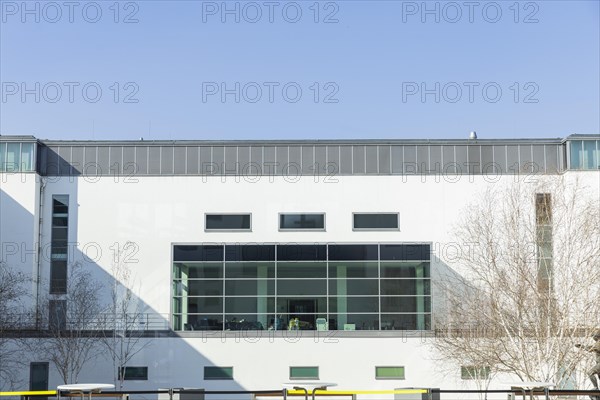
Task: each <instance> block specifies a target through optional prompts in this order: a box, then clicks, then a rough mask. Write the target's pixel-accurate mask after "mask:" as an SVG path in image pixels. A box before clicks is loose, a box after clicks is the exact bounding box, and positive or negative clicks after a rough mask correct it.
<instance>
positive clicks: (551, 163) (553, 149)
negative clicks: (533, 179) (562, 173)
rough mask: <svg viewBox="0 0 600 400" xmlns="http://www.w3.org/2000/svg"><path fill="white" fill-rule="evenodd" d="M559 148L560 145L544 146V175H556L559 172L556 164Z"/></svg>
mask: <svg viewBox="0 0 600 400" xmlns="http://www.w3.org/2000/svg"><path fill="white" fill-rule="evenodd" d="M560 148H561V146H560V145H553V144H547V145H546V146H545V152H546V173H548V174H556V173H557V172H558V171H559V170H560V167H559V163H558V154H559V150H560Z"/></svg>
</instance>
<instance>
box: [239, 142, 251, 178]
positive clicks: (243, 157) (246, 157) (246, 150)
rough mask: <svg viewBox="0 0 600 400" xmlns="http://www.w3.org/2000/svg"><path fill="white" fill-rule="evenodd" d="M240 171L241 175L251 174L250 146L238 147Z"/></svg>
mask: <svg viewBox="0 0 600 400" xmlns="http://www.w3.org/2000/svg"><path fill="white" fill-rule="evenodd" d="M238 171H239V173H240V174H241V175H250V173H251V168H250V147H247V146H241V147H238Z"/></svg>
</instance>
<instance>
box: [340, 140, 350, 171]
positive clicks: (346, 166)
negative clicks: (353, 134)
mask: <svg viewBox="0 0 600 400" xmlns="http://www.w3.org/2000/svg"><path fill="white" fill-rule="evenodd" d="M340 174H343V175H351V174H352V146H341V147H340Z"/></svg>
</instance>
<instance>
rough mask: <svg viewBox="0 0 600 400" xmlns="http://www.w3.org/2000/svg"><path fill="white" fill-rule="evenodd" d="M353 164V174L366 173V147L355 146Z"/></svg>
mask: <svg viewBox="0 0 600 400" xmlns="http://www.w3.org/2000/svg"><path fill="white" fill-rule="evenodd" d="M352 151H353V154H352V163H353V167H352V170H353V173H354V174H358V175H361V174H364V173H365V146H354V148H353V149H352Z"/></svg>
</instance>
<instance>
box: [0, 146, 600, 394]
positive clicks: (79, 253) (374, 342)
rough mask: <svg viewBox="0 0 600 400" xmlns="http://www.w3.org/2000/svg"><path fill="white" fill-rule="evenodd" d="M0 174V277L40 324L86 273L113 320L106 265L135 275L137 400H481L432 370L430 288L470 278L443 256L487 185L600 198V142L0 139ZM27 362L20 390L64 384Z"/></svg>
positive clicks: (109, 371) (102, 366)
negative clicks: (205, 396)
mask: <svg viewBox="0 0 600 400" xmlns="http://www.w3.org/2000/svg"><path fill="white" fill-rule="evenodd" d="M0 165H1V167H0V177H1V196H2V198H1V199H0V220H1V225H0V242H1V244H2V250H1V251H2V253H1V258H0V261H2V263H4V264H5V265H6V266H10V267H11V268H16V269H19V270H21V271H23V272H25V273H27V274H28V275H29V276H31V278H32V282H33V283H32V284H31V296H30V301H29V303H30V304H29V306H30V307H31V308H32V309H36V308H37V313H38V314H40V315H42V314H43V315H44V316H45V317H46V318H48V319H50V320H51V321H50V323H54V324H59V325H60V324H65V326H67V324H68V321H67V319H68V316H67V315H63V314H64V312H63V311H61V310H66V306H65V304H64V302H65V301H66V300H65V295H66V291H67V286H68V284H67V280H68V277H69V271H70V269H72V268H73V267H74V266H75V265H80V266H81V267H82V268H84V269H86V270H88V271H91V272H92V273H93V275H94V277H95V279H96V280H97V281H99V282H101V283H102V284H103V285H104V287H105V288H106V291H105V292H104V293H105V298H104V299H103V301H105V302H106V304H108V303H109V300H110V299H109V297H110V296H109V293H110V288H111V287H114V285H115V283H119V282H115V281H116V280H118V279H117V277H115V275H114V269H115V267H117V266H121V267H123V266H125V267H126V268H127V269H128V270H129V271H130V273H131V275H130V279H129V280H128V281H127V282H126V285H127V286H129V287H128V289H130V290H131V291H132V292H133V293H134V294H135V297H136V302H135V303H136V304H135V307H134V308H135V310H132V312H133V311H134V312H135V313H136V315H138V316H141V317H139V318H140V319H139V320H138V323H139V330H140V331H144V332H145V334H144V335H145V337H144V339H142V342H143V343H144V346H145V347H144V348H143V350H142V351H140V352H139V353H137V354H135V356H134V357H133V358H132V359H131V360H130V361H129V362H128V364H127V365H128V366H129V367H132V368H131V369H130V371H129V372H128V375H127V380H126V381H125V382H126V387H127V388H128V389H131V390H134V389H139V390H141V389H156V388H164V387H198V388H207V389H231V390H264V389H277V388H281V385H282V383H283V382H286V381H289V380H293V379H300V378H302V379H318V380H323V381H329V382H335V383H337V384H338V385H339V387H340V388H347V389H392V388H397V387H445V388H461V387H470V386H469V385H471V383H470V382H468V381H464V380H463V379H461V368H460V366H456V368H455V369H454V370H452V368H450V369H449V370H448V369H445V370H444V371H441V370H440V368H439V366H438V364H437V363H436V361H435V359H436V354H435V352H434V351H433V350H432V347H431V345H430V343H429V342H428V341H430V340H433V337H434V332H435V328H436V326H435V321H436V310H438V311H439V307H437V305H438V304H439V303H440V301H441V299H442V298H443V293H439V292H436V289H435V280H436V277H439V275H440V274H439V271H440V270H441V269H445V268H456V269H460V266H459V265H454V264H453V262H452V257H451V256H450V254H451V253H452V252H455V251H456V249H457V246H458V247H459V248H460V246H459V245H457V244H456V243H454V242H453V232H452V229H453V227H454V226H456V224H457V223H459V221H460V216H461V214H462V213H464V212H465V206H466V205H467V204H468V203H469V202H470V201H472V199H474V198H476V197H477V196H478V195H479V194H480V193H481V192H483V191H485V189H486V188H488V187H490V185H499V184H505V183H509V182H511V181H515V180H521V181H523V182H525V183H527V182H529V181H531V180H534V179H535V178H536V177H540V176H546V175H558V174H560V175H565V176H566V177H567V178H568V179H571V178H573V179H575V178H576V179H579V180H581V181H582V182H583V183H584V185H585V186H586V187H589V190H591V191H592V192H593V195H595V196H600V171H599V168H600V137H599V136H597V135H596V136H593V135H572V136H569V137H568V138H566V139H520V140H431V141H426V140H397V141H396V140H364V141H244V142H242V141H240V142H237V141H223V142H207V141H114V142H102V141H94V142H91V141H52V140H38V139H36V138H34V137H16V136H14V137H10V136H9V137H6V136H3V137H0ZM36 305H37V307H36ZM42 305H43V307H42ZM38 318H39V319H40V320H42V319H44V318H41V317H39V316H38ZM53 319H54V320H53ZM44 320H45V319H44ZM52 320H53V321H52ZM29 328H31V327H29ZM35 328H38V329H43V327H40V326H37V327H33V328H32V329H33V330H34V331H35ZM30 330H31V329H30ZM31 358H32V359H31V360H28V362H30V364H29V365H25V366H24V367H23V377H24V380H23V382H24V383H23V386H22V388H28V385H29V386H31V385H32V384H31V382H30V381H31V379H30V375H31V374H34V375H35V376H36V377H35V379H33V380H34V381H35V382H37V383H35V384H33V386H36V385H37V386H36V387H34V388H38V387H39V385H40V384H41V385H42V386H43V382H44V379H43V377H44V376H45V377H46V378H45V382H46V384H47V386H48V387H49V388H53V387H55V386H56V385H58V384H60V383H62V382H61V381H60V378H59V376H58V374H57V373H56V371H55V370H54V369H53V366H52V364H48V360H44V359H35V355H31ZM134 367H135V368H134ZM114 368H115V367H114V365H112V363H111V361H110V360H109V359H108V358H106V359H105V358H102V357H100V358H98V359H97V360H96V361H95V364H94V363H91V364H88V365H86V366H85V368H84V369H83V370H82V372H81V374H80V376H79V381H80V382H85V381H96V382H97V381H107V382H112V380H113V376H114V374H113V372H114ZM448 371H450V372H448ZM40 376H41V377H42V378H40ZM28 382H29V383H28ZM39 382H42V383H39ZM494 385H497V386H498V385H500V383H493V384H492V387H494ZM498 387H499V386H498Z"/></svg>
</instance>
